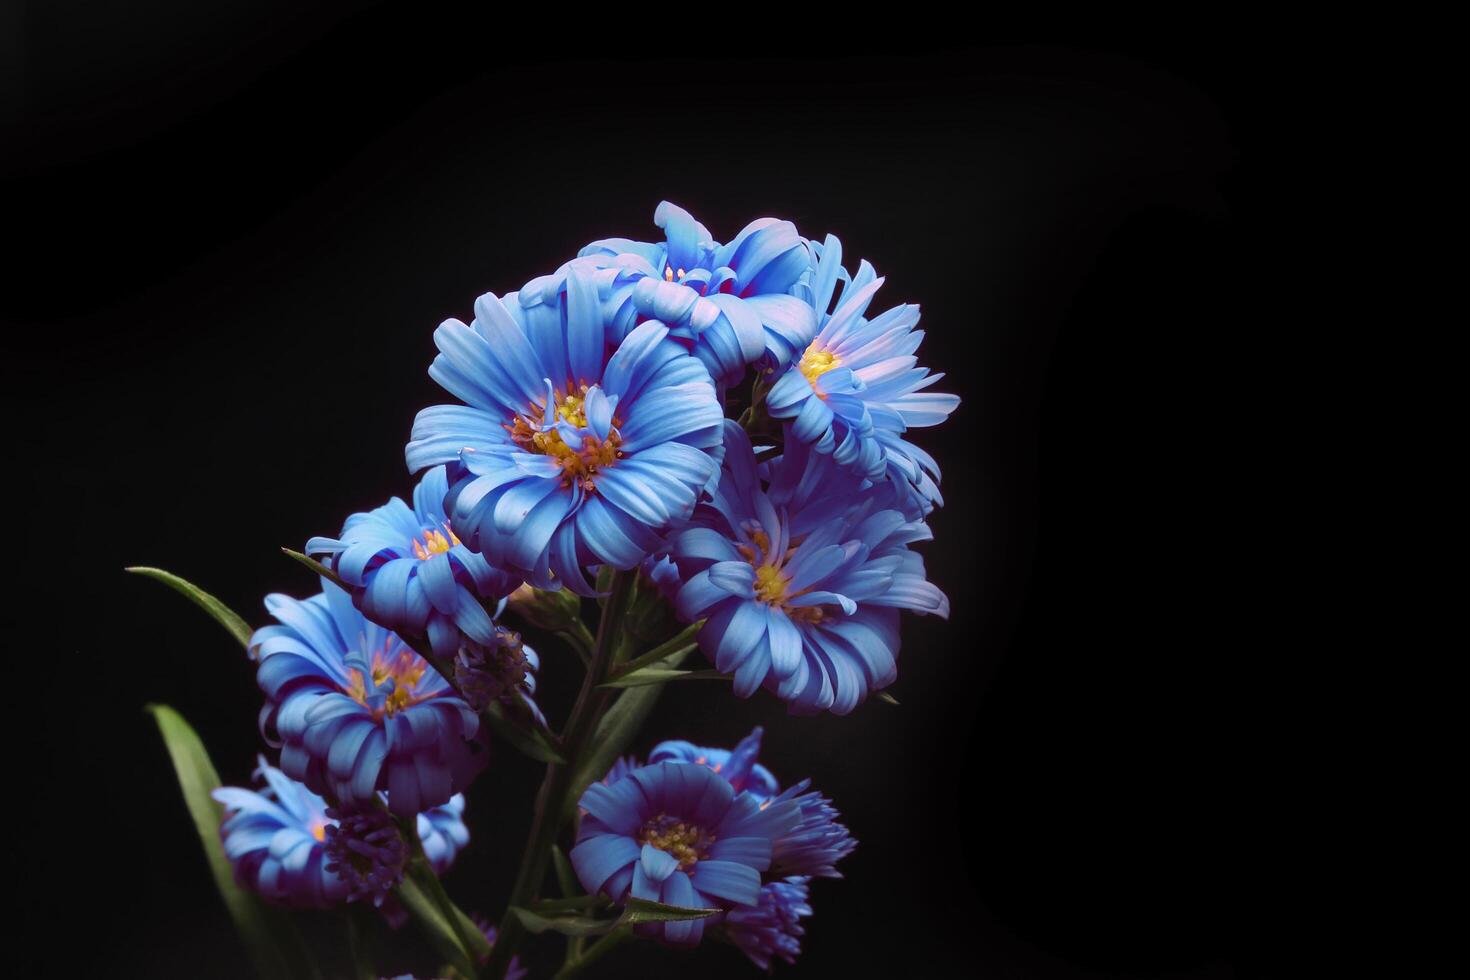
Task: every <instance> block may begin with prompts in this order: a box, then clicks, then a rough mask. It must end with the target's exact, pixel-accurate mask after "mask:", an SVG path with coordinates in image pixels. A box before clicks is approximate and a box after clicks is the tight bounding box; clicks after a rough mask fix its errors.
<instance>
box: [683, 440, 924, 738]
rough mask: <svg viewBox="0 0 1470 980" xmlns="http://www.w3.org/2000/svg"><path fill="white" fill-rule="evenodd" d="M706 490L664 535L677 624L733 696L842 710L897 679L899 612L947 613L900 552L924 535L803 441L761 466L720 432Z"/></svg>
mask: <svg viewBox="0 0 1470 980" xmlns="http://www.w3.org/2000/svg"><path fill="white" fill-rule="evenodd" d="M725 442H726V450H725V461H724V466H723V469H722V471H721V477H720V481H719V484H718V486H717V487H716V489H715V490H714V492H713V494H712V497H711V499H710V501H709V502H708V503H704V504H701V505H700V506H699V508H698V509H697V510H696V512H695V514H694V516H693V518H692V519H691V521H690V522H689V523H688V524H687V526H684V527H682V528H681V529H679V530H677V531H675V532H674V533H673V534H672V535H671V536H670V538H669V554H670V557H671V558H673V560H674V561H675V562H676V563H677V564H678V566H679V573H680V576H681V577H682V578H683V580H684V585H683V587H682V588H681V589H680V590H679V595H678V598H677V600H676V603H675V610H676V612H677V613H678V615H679V618H680V619H682V620H684V621H685V622H693V621H695V620H698V619H705V620H707V621H706V623H705V625H704V627H703V628H701V630H700V631H699V636H698V639H699V645H700V647H701V648H702V649H703V650H704V652H705V654H706V655H707V656H709V657H710V658H711V659H712V660H713V661H714V663H715V667H716V669H718V670H720V671H721V672H723V673H728V674H733V675H734V688H735V693H736V694H737V695H739V696H740V697H749V696H750V695H751V694H752V693H753V692H754V691H755V689H756V688H757V687H760V686H762V685H764V686H765V687H766V688H767V689H768V690H770V691H772V692H773V693H775V694H776V696H777V697H780V698H781V699H782V700H784V701H786V702H788V703H789V704H790V706H791V709H792V710H793V711H796V712H800V713H810V712H816V711H825V710H830V711H832V712H834V713H836V714H846V713H847V712H849V711H851V710H852V709H853V708H854V707H856V706H857V705H858V704H859V703H861V702H862V701H863V699H864V698H866V697H867V694H868V692H869V691H873V690H879V689H881V688H884V687H887V686H888V685H889V684H891V683H892V682H893V680H894V679H895V678H896V677H897V673H898V667H897V659H896V658H897V656H898V649H899V631H898V611H899V610H900V609H910V610H913V611H914V612H918V613H935V614H937V615H939V616H944V617H948V615H949V600H948V599H947V598H945V595H944V593H943V592H941V591H940V590H939V589H938V588H937V587H935V586H934V585H933V584H931V583H930V582H928V581H927V580H926V577H925V571H924V561H923V559H922V558H921V557H920V556H919V555H918V554H917V553H916V552H912V551H910V550H909V545H910V544H912V543H914V542H917V541H927V540H929V539H930V538H931V537H932V535H931V533H930V531H929V528H928V527H927V526H926V525H925V524H924V523H923V522H921V521H915V520H911V519H910V518H909V517H907V516H906V515H905V514H904V513H902V512H901V511H899V510H896V509H891V507H890V506H889V502H890V501H891V500H892V494H891V492H889V491H888V490H887V489H886V488H885V487H883V486H882V485H877V486H875V485H872V484H869V483H867V482H866V481H864V480H862V479H861V478H859V477H857V476H855V475H854V474H852V473H850V472H849V471H846V470H844V469H842V468H841V467H839V466H837V465H836V464H834V463H833V462H832V461H831V458H830V457H828V456H822V455H818V454H816V453H814V452H811V451H810V450H809V449H808V447H805V446H803V445H802V444H801V443H794V444H792V445H791V446H789V447H788V448H787V450H786V452H785V454H784V455H783V456H782V457H780V458H779V459H777V460H774V461H772V462H771V464H769V466H767V467H766V473H767V478H766V479H764V480H763V479H762V477H761V475H760V472H759V471H758V469H757V467H756V462H755V455H754V452H753V450H752V448H751V444H750V440H749V438H748V437H747V436H746V434H745V432H744V430H743V429H741V428H740V426H738V425H736V424H735V423H733V422H731V423H728V424H727V425H726V427H725Z"/></svg>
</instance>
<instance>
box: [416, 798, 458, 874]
mask: <svg viewBox="0 0 1470 980" xmlns="http://www.w3.org/2000/svg"><path fill="white" fill-rule="evenodd" d="M416 823H417V826H418V832H419V841H420V843H422V844H423V845H424V857H426V858H428V859H429V865H430V866H431V867H432V868H433V869H434V873H435V874H439V875H442V874H443V873H444V872H446V871H448V870H449V867H450V865H452V864H454V859H455V857H456V856H457V855H458V854H459V852H460V851H462V850H463V849H464V847H465V845H466V844H468V843H469V842H470V831H469V828H468V827H466V826H465V824H464V794H462V793H455V794H454V795H453V796H451V797H450V798H449V802H448V803H445V804H444V805H443V806H436V807H431V808H430V809H428V810H425V811H424V812H423V813H420V814H419V815H418V820H417V821H416Z"/></svg>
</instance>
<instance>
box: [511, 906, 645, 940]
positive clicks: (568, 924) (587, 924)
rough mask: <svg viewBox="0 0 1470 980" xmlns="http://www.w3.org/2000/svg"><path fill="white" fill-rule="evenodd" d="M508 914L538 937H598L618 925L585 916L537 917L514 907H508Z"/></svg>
mask: <svg viewBox="0 0 1470 980" xmlns="http://www.w3.org/2000/svg"><path fill="white" fill-rule="evenodd" d="M510 913H511V914H512V915H514V916H515V917H516V918H517V919H520V920H521V925H523V926H525V927H526V931H527V932H530V933H534V934H535V935H538V936H539V935H541V934H542V933H543V932H558V933H561V934H562V935H563V936H600V935H602V934H603V933H605V932H610V931H611V930H612V929H613V927H614V926H616V925H617V924H618V920H617V919H596V918H593V917H591V916H587V915H558V916H546V915H537V914H536V913H535V912H532V911H531V910H530V909H523V908H518V907H516V906H514V905H512V906H511V907H510Z"/></svg>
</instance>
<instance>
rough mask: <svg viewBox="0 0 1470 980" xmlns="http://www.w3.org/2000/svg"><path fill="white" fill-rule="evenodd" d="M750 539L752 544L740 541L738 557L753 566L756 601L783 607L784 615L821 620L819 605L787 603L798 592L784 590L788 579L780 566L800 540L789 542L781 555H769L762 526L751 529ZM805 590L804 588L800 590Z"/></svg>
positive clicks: (766, 537) (808, 620)
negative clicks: (789, 545)
mask: <svg viewBox="0 0 1470 980" xmlns="http://www.w3.org/2000/svg"><path fill="white" fill-rule="evenodd" d="M750 540H751V541H753V542H755V547H751V546H750V545H746V544H742V545H738V546H737V547H736V550H737V551H739V552H740V555H741V557H743V558H744V559H745V560H746V561H748V562H750V565H751V567H752V568H754V569H755V597H756V599H757V600H758V601H760V602H764V603H765V604H766V605H768V606H776V607H777V608H780V609H784V610H786V615H788V616H790V617H791V618H792V619H797V620H801V621H803V622H807V623H820V622H821V621H822V608H821V607H820V606H791V605H787V603H788V602H789V600H791V599H794V598H796V597H797V596H799V595H801V592H796V593H792V594H790V595H788V594H787V591H786V590H787V588H788V587H789V585H790V582H791V580H790V579H789V578H788V577H787V575H786V573H785V572H783V571H782V570H781V566H782V565H783V564H785V563H786V562H787V561H789V560H790V558H791V556H792V555H793V554H795V553H796V546H797V544H799V543H800V542H799V541H793V542H791V547H789V548H787V549H786V554H784V555H772V554H771V553H770V552H771V538H770V535H768V534H766V532H765V531H762V530H754V531H750ZM805 591H806V590H805V589H803V590H802V592H805Z"/></svg>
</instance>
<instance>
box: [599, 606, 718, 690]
mask: <svg viewBox="0 0 1470 980" xmlns="http://www.w3.org/2000/svg"><path fill="white" fill-rule="evenodd" d="M703 626H704V620H702V619H701V620H699V622H697V623H691V624H690V625H689V626H688V627H686V628H685V629H683V630H682V631H680V633H679V634H678V635H677V636H675V637H673V638H671V639H669V640H665V641H664V642H663V643H660V644H659V645H658V646H656V647H654V648H653V649H652V650H650V651H648V652H647V653H645V654H641V655H639V656H637V657H635V658H633V659H632V660H629V661H628V662H627V663H625V664H623V665H622V666H621V667H620V668H619V669H618V672H617V674H615V675H613V676H614V677H618V676H621V675H624V674H631V673H632V672H633V671H635V670H639V669H641V668H643V667H652V666H653V665H655V664H657V663H658V662H659V661H660V660H664V659H666V658H668V657H672V656H673V655H674V654H676V653H680V652H684V651H687V650H689V649H692V648H693V647H694V637H695V635H696V634H697V633H698V632H699V631H700V629H701V628H702V627H703Z"/></svg>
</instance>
